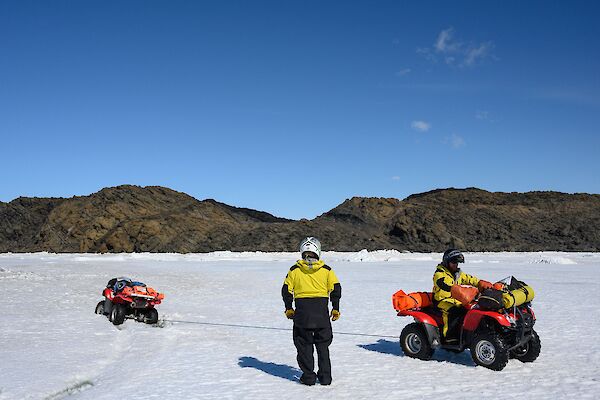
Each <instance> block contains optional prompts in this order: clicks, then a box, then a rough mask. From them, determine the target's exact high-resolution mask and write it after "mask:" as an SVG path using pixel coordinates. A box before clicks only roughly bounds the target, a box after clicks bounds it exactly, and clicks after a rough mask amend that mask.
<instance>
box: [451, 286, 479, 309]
mask: <svg viewBox="0 0 600 400" xmlns="http://www.w3.org/2000/svg"><path fill="white" fill-rule="evenodd" d="M478 293H479V290H478V289H477V288H476V287H474V286H467V285H452V288H451V289H450V295H451V296H452V298H453V299H456V300H458V301H460V302H461V303H462V304H463V305H465V306H466V305H467V304H469V303H471V302H472V301H473V300H475V296H477V294H478Z"/></svg>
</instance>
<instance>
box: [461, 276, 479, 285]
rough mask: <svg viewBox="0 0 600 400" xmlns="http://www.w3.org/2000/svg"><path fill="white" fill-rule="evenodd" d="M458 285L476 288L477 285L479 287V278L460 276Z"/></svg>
mask: <svg viewBox="0 0 600 400" xmlns="http://www.w3.org/2000/svg"><path fill="white" fill-rule="evenodd" d="M460 278H461V279H460V284H461V285H471V286H475V287H477V285H479V278H478V277H476V276H473V275H469V274H464V273H463V274H461V277H460Z"/></svg>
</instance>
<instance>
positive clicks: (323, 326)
mask: <svg viewBox="0 0 600 400" xmlns="http://www.w3.org/2000/svg"><path fill="white" fill-rule="evenodd" d="M300 253H301V255H302V259H301V260H298V261H296V264H294V266H293V267H292V268H290V270H289V272H288V274H287V276H286V277H285V280H284V282H283V288H281V295H282V297H283V302H284V304H285V315H286V317H288V318H289V319H293V320H294V333H293V336H294V345H295V346H296V350H297V351H298V356H297V360H298V366H299V367H300V369H301V370H302V376H301V377H300V383H302V384H304V385H314V384H315V383H316V381H317V379H318V380H319V383H320V384H321V385H330V384H331V361H330V359H329V345H330V344H331V341H332V339H333V332H332V330H331V322H330V321H329V317H331V321H337V320H338V319H339V318H340V298H341V297H342V286H341V285H340V282H339V281H338V278H337V277H336V276H335V273H334V272H333V270H332V269H331V267H329V266H328V265H326V264H325V263H324V262H323V261H321V260H320V257H321V243H320V242H319V240H318V239H317V238H314V237H307V238H305V239H304V240H302V242H301V243H300ZM329 299H331V308H332V310H331V314H329V307H328V304H327V303H328V300H329ZM292 302H295V303H296V310H294V308H293V307H292ZM313 346H314V347H316V348H317V358H318V363H319V370H318V371H317V373H316V374H315V372H314V367H315V360H314V357H313V351H314V349H313Z"/></svg>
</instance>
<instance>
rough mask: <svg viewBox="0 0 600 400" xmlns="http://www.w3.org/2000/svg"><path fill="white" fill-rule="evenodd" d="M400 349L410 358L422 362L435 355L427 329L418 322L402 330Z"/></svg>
mask: <svg viewBox="0 0 600 400" xmlns="http://www.w3.org/2000/svg"><path fill="white" fill-rule="evenodd" d="M400 347H401V348H402V351H403V352H404V354H406V355H407V356H408V357H412V358H418V359H420V360H429V359H431V356H432V355H433V349H432V348H431V345H430V344H429V339H428V338H427V333H425V329H424V328H423V326H422V325H421V324H418V323H416V322H413V323H412V324H408V325H406V326H405V327H404V329H402V333H401V334H400Z"/></svg>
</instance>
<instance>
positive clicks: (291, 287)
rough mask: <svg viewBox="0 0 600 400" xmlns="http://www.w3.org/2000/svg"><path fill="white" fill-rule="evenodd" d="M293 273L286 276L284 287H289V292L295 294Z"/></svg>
mask: <svg viewBox="0 0 600 400" xmlns="http://www.w3.org/2000/svg"><path fill="white" fill-rule="evenodd" d="M293 273H294V271H289V272H288V273H287V275H286V276H285V279H284V280H283V285H284V286H285V285H287V288H288V291H289V292H290V293H294V279H293V277H292V274H293Z"/></svg>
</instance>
